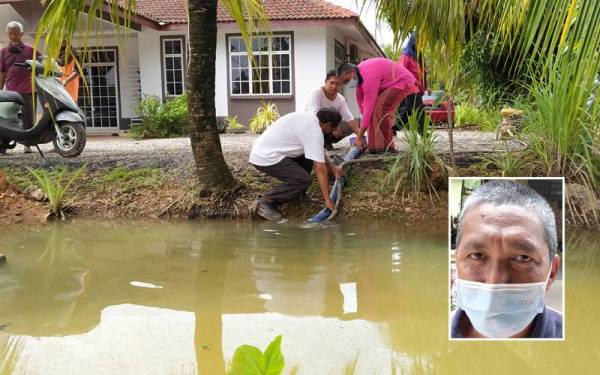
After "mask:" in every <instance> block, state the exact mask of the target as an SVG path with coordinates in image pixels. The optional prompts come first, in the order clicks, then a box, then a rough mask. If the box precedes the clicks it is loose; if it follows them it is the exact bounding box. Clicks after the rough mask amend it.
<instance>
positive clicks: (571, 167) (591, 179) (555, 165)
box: [524, 53, 600, 223]
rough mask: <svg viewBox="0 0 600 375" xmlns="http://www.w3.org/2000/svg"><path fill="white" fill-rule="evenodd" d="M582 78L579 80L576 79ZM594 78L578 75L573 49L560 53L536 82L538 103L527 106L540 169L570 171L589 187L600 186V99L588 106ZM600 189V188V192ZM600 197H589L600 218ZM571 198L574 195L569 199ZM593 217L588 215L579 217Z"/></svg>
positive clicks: (530, 150) (549, 172)
mask: <svg viewBox="0 0 600 375" xmlns="http://www.w3.org/2000/svg"><path fill="white" fill-rule="evenodd" d="M574 82H577V84H574ZM593 84H594V83H593V79H585V78H579V77H578V71H577V64H576V63H574V57H573V56H571V55H570V54H569V53H566V54H565V55H562V56H560V57H559V58H558V59H557V61H556V63H555V64H554V65H553V66H552V67H551V69H550V70H549V71H548V73H547V74H546V76H543V77H542V79H540V80H539V81H538V82H535V83H534V84H533V85H532V87H531V97H532V98H533V103H532V104H531V105H529V106H524V109H525V134H526V137H527V140H528V143H529V144H530V147H528V149H527V152H528V154H529V156H530V157H531V159H532V160H535V161H536V163H535V165H534V166H535V167H536V172H537V173H538V174H542V175H547V176H564V177H565V178H566V179H567V181H569V182H572V183H577V184H580V185H583V186H584V187H585V188H586V189H587V190H588V191H592V192H598V191H600V155H598V154H597V153H595V152H594V149H596V148H598V147H599V146H600V144H598V143H597V142H598V141H600V139H598V138H596V137H595V135H596V134H598V132H600V125H599V124H600V106H599V105H600V103H594V104H593V105H592V106H591V107H590V109H589V110H588V103H587V101H588V98H589V97H590V92H591V90H592V87H593ZM597 194H598V193H596V195H597ZM596 202H597V201H596V200H590V201H589V202H588V204H589V206H590V208H591V211H592V215H593V216H594V220H595V222H597V223H598V222H600V207H599V205H598V204H597V203H596ZM567 203H569V200H568V199H567ZM574 221H575V222H581V221H583V222H587V218H583V220H581V218H575V217H574Z"/></svg>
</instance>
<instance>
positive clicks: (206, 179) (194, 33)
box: [35, 0, 268, 192]
mask: <svg viewBox="0 0 600 375" xmlns="http://www.w3.org/2000/svg"><path fill="white" fill-rule="evenodd" d="M220 1H221V4H222V5H223V7H224V8H225V9H226V10H227V11H228V12H229V13H230V15H231V16H232V17H233V18H234V19H235V22H236V23H237V25H238V27H239V29H240V32H241V34H242V38H243V39H244V43H245V44H246V46H247V47H248V48H247V50H248V51H249V52H248V53H249V54H251V53H252V52H251V51H252V49H251V46H252V35H254V34H255V31H268V22H267V16H266V14H265V12H264V9H263V6H262V1H261V0H220ZM41 4H42V6H43V7H44V13H43V15H42V18H41V19H40V22H39V23H38V29H37V33H36V39H35V45H36V47H37V46H39V45H40V43H41V42H42V41H43V42H44V45H45V47H46V53H47V55H48V56H49V57H50V58H54V59H56V58H57V57H58V54H59V52H60V48H61V46H62V44H63V41H64V40H67V41H70V40H71V39H72V38H73V36H74V34H75V33H80V34H82V35H83V36H84V38H83V40H84V47H83V49H84V53H83V54H82V55H83V56H85V51H87V49H88V40H89V36H90V34H91V33H92V32H98V31H99V30H101V28H102V27H101V23H98V22H97V21H98V20H99V19H100V18H101V16H102V13H103V12H104V11H105V10H108V13H109V15H110V19H111V21H112V23H113V25H114V29H115V31H116V33H117V37H118V38H119V37H120V36H121V35H122V34H123V31H122V28H125V29H127V28H128V26H129V24H130V20H131V15H132V13H133V12H134V10H135V9H136V0H122V1H106V0H41ZM187 5H188V14H189V19H188V26H189V45H190V51H189V53H190V57H191V59H190V65H189V67H188V69H187V81H186V83H187V90H186V91H187V94H188V98H189V104H188V114H189V115H188V124H189V128H190V138H191V146H192V151H193V154H194V160H195V162H196V170H197V176H198V181H199V185H200V188H201V190H204V191H210V192H225V191H228V190H230V189H232V188H233V187H235V186H236V182H235V180H234V178H233V175H232V174H231V171H230V170H229V168H228V167H227V164H226V163H225V159H224V158H223V151H222V149H221V142H220V139H219V134H218V130H217V120H216V115H215V112H216V110H215V78H214V77H215V63H216V44H217V0H188V1H187ZM106 8H108V9H106ZM84 12H85V13H87V14H88V15H90V17H88V18H87V22H86V20H84V19H83V17H81V15H82V14H83V13H84ZM67 54H72V51H67ZM80 63H81V62H78V64H80ZM48 66H49V65H48ZM78 68H79V69H80V70H82V69H81V65H79V66H78Z"/></svg>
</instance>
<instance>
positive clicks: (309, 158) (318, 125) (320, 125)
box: [250, 108, 344, 221]
mask: <svg viewBox="0 0 600 375" xmlns="http://www.w3.org/2000/svg"><path fill="white" fill-rule="evenodd" d="M340 121H341V115H340V114H339V112H338V111H336V110H335V109H332V108H323V109H321V110H319V111H318V112H317V113H316V114H315V113H313V112H293V113H289V114H287V115H285V116H283V117H281V118H279V119H278V120H277V121H275V122H274V123H273V124H271V126H269V128H267V130H266V131H265V132H264V133H263V134H262V135H261V136H260V137H258V139H257V140H256V142H255V143H254V146H253V147H252V151H251V152H250V163H252V164H253V165H254V166H255V167H256V169H258V170H259V171H261V172H263V173H265V174H267V175H269V176H271V177H274V178H276V179H278V180H280V181H281V182H282V184H281V185H279V186H276V187H274V188H273V189H271V190H270V191H268V192H267V193H265V194H264V195H263V197H262V198H261V199H259V200H258V201H257V202H256V212H255V213H256V214H257V215H259V216H261V217H262V218H264V219H267V220H273V221H278V220H280V219H281V218H282V215H281V212H279V210H278V206H279V205H281V204H283V203H286V202H289V201H291V200H293V199H295V198H299V197H300V196H302V195H304V194H306V190H307V189H308V188H309V186H310V184H311V183H312V176H311V171H312V169H313V164H314V169H315V174H316V175H317V180H318V181H319V187H320V189H321V193H322V194H323V200H324V201H325V206H327V207H328V208H329V209H331V210H333V209H334V208H335V206H334V204H333V202H332V201H331V199H330V198H329V180H328V173H329V172H331V173H332V174H333V175H335V177H336V178H339V177H341V176H343V174H344V171H343V169H342V168H341V167H338V166H335V165H334V164H333V163H332V162H331V160H329V158H327V157H326V155H325V151H324V135H325V136H326V135H330V134H331V133H332V132H333V131H334V130H335V129H336V128H337V127H338V125H339V123H340Z"/></svg>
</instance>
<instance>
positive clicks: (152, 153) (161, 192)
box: [0, 130, 519, 224]
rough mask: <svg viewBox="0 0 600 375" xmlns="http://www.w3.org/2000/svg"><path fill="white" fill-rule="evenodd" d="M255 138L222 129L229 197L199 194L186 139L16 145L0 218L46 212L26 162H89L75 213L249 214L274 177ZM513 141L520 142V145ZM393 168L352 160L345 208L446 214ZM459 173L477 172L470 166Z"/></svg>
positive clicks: (4, 162)
mask: <svg viewBox="0 0 600 375" xmlns="http://www.w3.org/2000/svg"><path fill="white" fill-rule="evenodd" d="M398 135H399V137H398V139H397V145H398V146H399V147H398V148H399V149H400V150H401V151H402V150H405V149H406V148H407V145H406V143H404V142H403V141H402V140H401V139H402V134H401V133H398ZM256 137H257V135H254V134H240V135H231V134H224V135H222V136H221V143H222V148H223V153H224V156H225V160H226V161H227V163H228V165H229V167H230V169H231V170H232V172H233V174H234V176H235V177H236V179H237V180H238V181H239V182H240V184H241V186H242V187H241V188H240V189H239V190H237V191H236V192H234V193H232V194H231V195H229V196H227V197H215V196H200V195H199V193H198V192H197V191H196V190H195V181H194V162H193V156H192V153H191V147H190V144H189V139H187V138H175V139H151V140H140V141H138V140H133V139H131V138H129V137H127V136H126V135H121V136H118V137H111V136H91V137H89V138H88V142H87V145H86V148H85V150H84V152H83V153H82V154H81V156H79V157H77V158H73V159H62V158H60V157H59V156H58V155H57V154H56V153H53V152H51V151H52V148H51V145H42V147H41V149H42V151H43V152H44V154H45V157H44V158H42V157H41V156H40V155H39V154H37V153H33V154H23V152H22V149H21V146H18V147H17V148H16V149H14V150H9V152H8V154H7V155H5V156H0V171H4V174H5V175H6V178H5V179H4V185H5V186H4V190H0V194H1V195H0V197H1V198H0V224H7V223H18V222H42V221H43V219H44V218H45V217H46V216H47V215H46V212H47V211H46V204H45V203H44V202H38V201H36V200H34V199H32V198H31V197H30V191H31V190H32V189H34V188H35V185H36V183H35V181H34V180H33V178H32V176H31V175H30V173H29V172H28V171H27V170H26V169H25V167H30V168H44V169H47V170H56V169H58V168H61V167H67V168H69V169H74V168H79V167H81V166H84V165H85V173H84V174H83V175H82V176H81V177H80V178H79V179H78V180H77V181H76V182H75V183H74V184H73V185H72V187H71V189H70V191H69V192H68V198H69V199H68V205H67V208H66V209H65V213H66V215H67V216H70V217H90V218H92V217H97V218H112V217H121V218H154V219H169V218H196V217H207V218H213V217H215V218H217V217H218V218H223V217H225V218H248V217H249V216H250V213H251V207H252V205H253V203H254V201H255V199H256V198H257V197H258V196H259V195H260V194H261V193H262V192H264V191H266V190H267V189H268V188H269V187H270V186H271V185H272V184H273V183H274V182H273V180H272V179H270V178H269V177H266V176H264V175H262V174H261V173H259V172H258V171H257V170H256V169H254V168H253V167H252V166H251V165H250V164H249V163H248V161H247V160H248V155H249V153H250V150H251V147H252V144H253V142H254V140H255V139H256ZM454 139H455V150H456V152H457V153H458V154H459V155H463V156H465V155H466V156H468V155H471V154H473V153H477V152H486V151H487V152H489V151H490V150H497V149H498V150H499V149H503V148H504V147H507V144H505V143H504V142H499V141H496V140H495V135H494V134H493V133H485V132H478V131H456V132H455V136H454ZM436 143H437V147H438V149H439V150H440V152H442V153H443V152H446V151H447V149H448V138H447V134H446V131H443V130H441V131H439V130H438V131H436ZM348 146H349V144H348V141H347V140H343V141H341V142H340V143H338V144H337V145H336V150H335V151H334V152H333V153H332V155H339V156H342V155H344V154H345V152H346V150H347V148H348ZM508 147H512V148H517V147H519V144H517V143H515V144H509V145H508ZM461 160H464V157H463V158H462V159H461ZM388 170H389V165H383V164H382V163H375V164H372V165H371V164H368V165H364V166H363V165H360V166H355V167H353V168H352V170H351V171H350V177H349V184H348V187H347V189H346V190H345V192H344V198H343V203H342V214H343V215H346V216H349V217H384V218H387V219H390V220H406V219H412V218H419V219H423V218H432V219H437V218H444V217H445V215H446V207H447V194H446V192H445V191H444V190H443V189H441V190H440V192H439V193H438V194H429V193H422V192H411V193H408V194H405V195H403V196H394V193H393V189H392V190H390V189H389V186H388V187H386V186H383V185H382V184H383V182H382V181H383V180H384V179H385V175H386V174H387V171H388ZM116 172H117V173H116ZM461 173H463V174H465V175H469V174H470V173H473V174H477V172H472V171H469V170H468V169H465V170H464V171H463V172H461ZM6 180H8V183H10V185H11V186H10V187H9V186H6V185H7V182H6ZM0 187H1V186H0ZM309 195H311V197H312V198H313V199H314V200H315V201H316V203H310V204H289V205H287V206H285V207H283V211H284V214H285V215H286V216H288V217H298V218H308V217H310V216H312V215H313V214H316V213H317V212H318V211H319V210H320V209H321V208H322V202H321V196H320V193H319V189H318V188H317V186H316V184H315V186H313V188H311V189H310V190H309Z"/></svg>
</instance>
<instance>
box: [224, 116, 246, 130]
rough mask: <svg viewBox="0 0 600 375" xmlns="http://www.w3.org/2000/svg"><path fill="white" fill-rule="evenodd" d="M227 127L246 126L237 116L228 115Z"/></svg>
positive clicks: (237, 127)
mask: <svg viewBox="0 0 600 375" xmlns="http://www.w3.org/2000/svg"><path fill="white" fill-rule="evenodd" d="M227 128H233V129H240V128H244V125H242V123H241V122H239V121H238V118H237V116H229V117H227Z"/></svg>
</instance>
